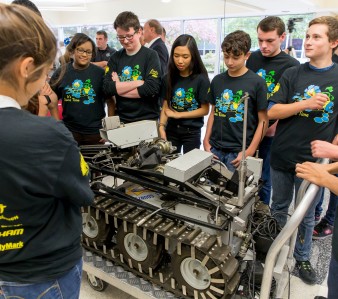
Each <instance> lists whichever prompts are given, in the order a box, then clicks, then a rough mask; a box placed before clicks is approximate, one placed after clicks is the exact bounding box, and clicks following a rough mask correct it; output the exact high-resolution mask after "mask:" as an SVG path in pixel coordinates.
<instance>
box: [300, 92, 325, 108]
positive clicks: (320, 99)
mask: <svg viewBox="0 0 338 299" xmlns="http://www.w3.org/2000/svg"><path fill="white" fill-rule="evenodd" d="M327 101H329V97H328V96H327V95H326V94H324V93H317V94H316V95H314V96H313V97H311V98H310V99H308V100H306V101H305V103H306V104H307V108H306V109H312V110H319V109H323V106H324V105H325V103H326V102H327ZM304 110H305V109H304Z"/></svg>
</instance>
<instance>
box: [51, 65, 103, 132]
mask: <svg viewBox="0 0 338 299" xmlns="http://www.w3.org/2000/svg"><path fill="white" fill-rule="evenodd" d="M60 71H61V69H60V68H59V69H58V70H56V71H55V73H54V74H53V76H52V78H51V85H53V82H55V81H56V80H57V78H58V76H59V74H60ZM103 76H104V70H103V69H102V68H100V67H98V66H96V65H94V64H90V65H89V66H88V68H86V69H84V70H78V69H75V68H74V67H73V65H72V63H69V64H68V65H67V70H66V73H65V75H64V77H63V79H62V81H61V82H59V84H58V85H57V86H56V87H53V89H54V91H55V92H56V94H57V95H58V98H59V99H60V98H61V99H62V108H63V112H62V116H63V122H64V123H65V125H66V127H67V128H68V129H69V130H70V131H72V132H78V133H82V134H99V129H100V128H102V124H101V120H102V118H104V117H105V115H106V114H105V110H104V108H105V99H104V95H103Z"/></svg>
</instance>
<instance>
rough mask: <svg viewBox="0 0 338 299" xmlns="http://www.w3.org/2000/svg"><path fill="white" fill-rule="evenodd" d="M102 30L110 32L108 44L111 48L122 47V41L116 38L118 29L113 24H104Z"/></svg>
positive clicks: (117, 48)
mask: <svg viewBox="0 0 338 299" xmlns="http://www.w3.org/2000/svg"><path fill="white" fill-rule="evenodd" d="M102 30H104V31H106V32H107V34H108V45H109V47H111V48H115V49H116V50H119V49H121V48H122V46H121V44H120V42H119V41H118V40H117V39H116V30H115V29H114V26H113V25H103V26H102Z"/></svg>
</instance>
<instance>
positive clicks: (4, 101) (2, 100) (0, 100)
mask: <svg viewBox="0 0 338 299" xmlns="http://www.w3.org/2000/svg"><path fill="white" fill-rule="evenodd" d="M1 108H17V109H21V107H20V105H19V103H18V102H17V101H16V100H14V99H13V98H11V97H7V96H4V95H0V109H1Z"/></svg>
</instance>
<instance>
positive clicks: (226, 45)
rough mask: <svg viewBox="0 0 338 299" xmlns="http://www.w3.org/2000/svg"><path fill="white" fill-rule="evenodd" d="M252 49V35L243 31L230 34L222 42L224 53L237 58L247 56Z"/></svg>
mask: <svg viewBox="0 0 338 299" xmlns="http://www.w3.org/2000/svg"><path fill="white" fill-rule="evenodd" d="M250 48H251V38H250V35H249V34H247V33H246V32H244V31H242V30H236V31H234V32H231V33H229V34H228V35H227V36H226V37H225V38H224V40H223V42H222V51H223V52H224V53H228V54H233V55H235V56H240V55H242V54H244V55H245V54H247V53H248V52H249V51H250Z"/></svg>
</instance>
